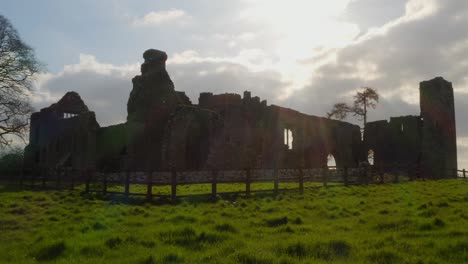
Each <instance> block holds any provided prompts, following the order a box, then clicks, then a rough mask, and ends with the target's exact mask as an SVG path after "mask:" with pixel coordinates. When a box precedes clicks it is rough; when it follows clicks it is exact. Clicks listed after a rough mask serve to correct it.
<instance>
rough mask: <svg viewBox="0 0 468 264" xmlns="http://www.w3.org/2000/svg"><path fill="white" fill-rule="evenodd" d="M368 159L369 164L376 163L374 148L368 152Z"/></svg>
mask: <svg viewBox="0 0 468 264" xmlns="http://www.w3.org/2000/svg"><path fill="white" fill-rule="evenodd" d="M367 161H368V162H369V165H374V151H373V150H372V149H370V150H369V151H368V152H367Z"/></svg>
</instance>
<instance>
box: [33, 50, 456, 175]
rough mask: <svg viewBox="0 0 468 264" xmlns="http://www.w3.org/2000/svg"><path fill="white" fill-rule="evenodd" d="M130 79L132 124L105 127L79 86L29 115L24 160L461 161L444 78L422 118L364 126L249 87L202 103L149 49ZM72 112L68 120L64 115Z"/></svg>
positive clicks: (231, 165) (144, 163)
mask: <svg viewBox="0 0 468 264" xmlns="http://www.w3.org/2000/svg"><path fill="white" fill-rule="evenodd" d="M143 58H144V60H145V61H144V63H143V64H142V66H141V75H138V76H136V77H135V78H133V80H132V81H133V87H132V91H131V92H130V97H129V100H128V104H127V110H128V116H127V122H125V123H123V124H119V125H115V126H109V127H105V128H100V127H99V124H97V122H96V119H95V116H94V113H93V112H90V111H89V109H88V108H87V107H86V105H85V104H84V102H83V101H82V100H81V98H80V97H79V95H78V94H76V93H74V92H70V93H67V94H66V95H65V96H64V97H63V98H62V99H61V100H60V101H59V102H57V103H56V104H53V105H51V106H50V107H48V108H44V109H42V110H41V111H40V112H39V113H34V114H33V115H32V116H31V133H30V144H29V145H28V146H27V148H26V153H25V156H26V163H27V164H32V165H34V164H41V165H46V166H49V167H55V166H64V165H67V166H71V167H74V168H78V169H80V168H93V167H97V169H99V170H106V171H119V170H132V171H148V170H153V171H156V170H167V171H169V170H170V169H171V167H172V166H175V167H176V168H177V169H178V170H179V171H183V170H191V171H196V170H211V169H220V170H238V169H245V168H258V169H270V170H271V169H273V168H288V169H293V168H324V167H326V166H327V161H328V156H329V155H332V156H333V157H334V159H335V161H336V165H337V167H341V168H343V167H348V168H353V167H354V168H355V167H358V166H359V163H360V162H361V161H364V160H366V158H367V153H368V151H369V150H373V152H374V164H375V165H377V166H384V165H389V166H393V165H403V166H404V165H417V164H421V166H422V168H423V169H424V173H425V174H427V175H430V176H432V177H434V178H436V177H445V176H447V175H449V174H448V172H449V170H450V169H454V168H456V167H457V166H456V165H457V160H456V159H457V157H456V135H455V112H454V100H453V88H452V86H451V83H449V82H446V81H445V80H443V79H442V78H436V79H434V80H431V81H427V82H422V83H421V87H420V93H421V116H402V117H392V118H390V121H386V120H383V121H375V122H369V123H367V125H366V127H365V133H364V140H363V141H362V140H361V131H360V128H359V126H356V125H353V124H350V123H347V122H341V121H336V120H331V119H328V118H323V117H317V116H311V115H306V114H303V113H300V112H298V111H295V110H292V109H288V108H284V107H280V106H276V105H270V106H268V105H267V102H266V101H261V99H260V98H259V97H256V96H254V97H252V95H251V93H250V92H248V91H246V92H244V94H243V96H241V95H238V94H229V93H226V94H218V95H214V94H212V93H201V94H200V98H199V102H198V105H194V104H192V102H191V101H190V100H189V98H188V97H187V96H186V95H185V93H184V92H180V91H176V90H175V87H174V84H173V82H172V80H171V78H170V76H169V74H168V73H167V71H166V65H165V63H166V60H167V55H166V53H164V52H162V51H158V50H148V51H146V52H145V53H144V54H143ZM65 117H67V118H65Z"/></svg>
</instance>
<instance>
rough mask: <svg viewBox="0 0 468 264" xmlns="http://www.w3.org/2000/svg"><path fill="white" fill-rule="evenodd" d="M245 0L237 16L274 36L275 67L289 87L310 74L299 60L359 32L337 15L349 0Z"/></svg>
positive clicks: (344, 42) (301, 82)
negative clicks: (243, 7)
mask: <svg viewBox="0 0 468 264" xmlns="http://www.w3.org/2000/svg"><path fill="white" fill-rule="evenodd" d="M246 2H247V4H248V8H247V9H246V10H244V12H242V13H241V18H242V19H244V20H248V21H249V22H252V23H254V24H256V25H258V26H259V27H261V28H263V29H264V30H265V31H266V32H267V33H268V34H270V35H272V36H273V37H274V38H275V39H276V42H275V48H274V50H273V51H272V52H273V53H274V55H275V56H276V57H278V58H279V60H278V63H277V65H275V67H276V69H277V70H279V71H281V72H282V73H284V75H285V76H287V78H288V79H289V81H291V82H292V85H291V87H290V88H291V89H292V90H295V89H298V88H300V87H303V85H304V84H305V83H306V82H307V81H308V79H309V78H310V74H311V72H310V69H309V70H308V71H307V72H304V70H303V68H304V67H302V66H301V65H300V62H301V61H303V60H306V59H311V58H312V59H313V57H314V56H317V55H319V54H320V53H321V52H323V51H324V50H328V49H334V48H339V47H343V46H346V45H347V44H349V43H351V41H352V40H353V39H354V38H355V37H356V36H357V35H358V34H359V28H358V26H357V25H355V24H352V23H349V22H346V21H343V20H341V19H340V16H341V15H342V14H343V12H344V11H345V9H346V6H347V5H348V3H349V0H330V1H310V0H292V1H271V0H270V1H268V0H246Z"/></svg>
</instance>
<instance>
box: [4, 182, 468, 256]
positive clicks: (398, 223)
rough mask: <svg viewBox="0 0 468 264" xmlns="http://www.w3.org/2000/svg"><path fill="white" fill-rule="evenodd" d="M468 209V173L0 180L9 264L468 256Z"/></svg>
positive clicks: (5, 252) (5, 244) (5, 248)
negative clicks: (208, 181)
mask: <svg viewBox="0 0 468 264" xmlns="http://www.w3.org/2000/svg"><path fill="white" fill-rule="evenodd" d="M270 185H271V184H270ZM270 185H268V184H265V185H262V184H258V186H257V185H256V186H255V188H256V189H260V190H262V189H267V190H271V188H272V186H270ZM135 188H139V187H135ZM155 188H156V187H155ZM179 188H180V190H178V191H179V192H180V193H181V194H197V193H206V192H207V191H208V193H209V191H210V189H209V188H210V186H209V185H206V186H205V185H195V186H180V187H179ZM220 188H221V189H222V190H223V191H226V192H229V191H238V190H243V186H237V185H231V186H230V185H223V186H222V187H219V188H218V190H219V189H220ZM253 189H254V188H253ZM136 190H138V189H136ZM144 190H145V189H144V188H143V187H141V191H144ZM155 191H157V190H156V189H154V192H155ZM159 191H160V192H161V193H164V192H168V191H169V190H166V189H163V188H162V189H160V190H159ZM155 193H156V192H155ZM467 208H468V182H467V181H463V180H444V181H426V182H409V183H404V184H393V185H392V184H388V185H370V186H351V187H339V186H334V187H330V188H324V187H321V188H315V187H314V188H306V189H305V191H304V193H303V194H300V193H299V192H297V191H293V190H288V191H285V192H280V194H278V195H276V196H275V195H273V193H253V194H252V195H251V196H250V197H245V196H244V195H241V194H229V195H218V197H217V199H216V200H215V201H209V200H208V199H204V198H200V197H196V196H194V197H190V196H188V197H185V198H181V199H180V200H179V201H178V203H177V204H176V205H171V204H169V203H166V202H160V201H158V200H157V199H155V200H154V201H153V203H148V202H146V201H145V200H144V199H143V198H141V199H140V198H125V197H123V196H102V195H91V194H85V193H82V192H80V191H25V190H18V189H14V188H9V187H6V186H0V263H108V262H110V263H467V262H468V210H467Z"/></svg>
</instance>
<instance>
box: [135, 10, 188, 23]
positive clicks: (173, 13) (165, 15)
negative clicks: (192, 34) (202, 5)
mask: <svg viewBox="0 0 468 264" xmlns="http://www.w3.org/2000/svg"><path fill="white" fill-rule="evenodd" d="M189 17H190V16H189V15H188V14H187V13H186V12H185V11H184V10H180V9H175V8H173V9H169V10H162V11H151V12H149V13H148V14H146V15H144V16H143V17H140V18H136V19H134V20H133V24H134V25H136V26H146V25H161V24H166V23H171V22H182V21H184V20H185V19H187V18H189Z"/></svg>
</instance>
